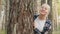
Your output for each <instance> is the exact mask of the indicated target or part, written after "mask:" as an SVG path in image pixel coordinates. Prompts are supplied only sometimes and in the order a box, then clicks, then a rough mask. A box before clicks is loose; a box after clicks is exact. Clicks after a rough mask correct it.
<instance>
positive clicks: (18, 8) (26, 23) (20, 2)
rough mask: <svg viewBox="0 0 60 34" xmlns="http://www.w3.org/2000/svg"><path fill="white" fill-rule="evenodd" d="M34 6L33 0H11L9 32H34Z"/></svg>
mask: <svg viewBox="0 0 60 34" xmlns="http://www.w3.org/2000/svg"><path fill="white" fill-rule="evenodd" d="M32 7H33V0H10V7H9V22H8V24H7V34H14V33H15V32H16V33H15V34H33V8H32ZM15 30H16V31H15ZM14 31H15V32H14Z"/></svg>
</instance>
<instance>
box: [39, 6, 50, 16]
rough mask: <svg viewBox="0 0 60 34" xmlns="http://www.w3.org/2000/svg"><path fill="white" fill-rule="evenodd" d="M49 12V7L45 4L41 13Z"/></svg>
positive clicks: (46, 13)
mask: <svg viewBox="0 0 60 34" xmlns="http://www.w3.org/2000/svg"><path fill="white" fill-rule="evenodd" d="M48 13H49V8H48V7H47V6H46V5H45V6H44V5H43V6H42V7H41V9H40V14H41V15H48Z"/></svg>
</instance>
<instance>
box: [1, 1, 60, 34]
mask: <svg viewBox="0 0 60 34" xmlns="http://www.w3.org/2000/svg"><path fill="white" fill-rule="evenodd" d="M13 1H15V0H13ZM23 1H25V0H23ZM26 1H27V0H26ZM31 1H32V2H33V4H32V3H31V4H32V7H31V8H33V11H34V15H38V14H39V9H40V7H41V5H42V4H43V3H48V4H49V5H50V7H51V10H50V14H49V16H48V17H49V19H50V20H51V21H52V31H51V32H52V34H60V0H31ZM11 2H12V1H10V0H0V34H6V26H7V25H6V24H7V23H8V17H9V8H10V6H11ZM17 2H18V1H17Z"/></svg>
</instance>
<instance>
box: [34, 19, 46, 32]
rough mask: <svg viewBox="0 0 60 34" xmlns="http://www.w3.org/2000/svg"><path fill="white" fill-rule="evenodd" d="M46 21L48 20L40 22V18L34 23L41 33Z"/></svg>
mask: <svg viewBox="0 0 60 34" xmlns="http://www.w3.org/2000/svg"><path fill="white" fill-rule="evenodd" d="M45 21H46V20H40V19H39V18H37V19H35V21H34V23H35V24H34V25H35V28H37V29H39V31H41V32H42V31H43V27H44V25H45Z"/></svg>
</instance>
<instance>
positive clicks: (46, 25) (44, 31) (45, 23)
mask: <svg viewBox="0 0 60 34" xmlns="http://www.w3.org/2000/svg"><path fill="white" fill-rule="evenodd" d="M49 12H50V6H49V5H48V4H43V5H42V6H41V9H40V12H39V13H40V14H39V16H38V17H37V18H36V19H35V20H34V33H35V34H48V31H50V29H51V21H50V20H48V19H47V17H48V14H49Z"/></svg>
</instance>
